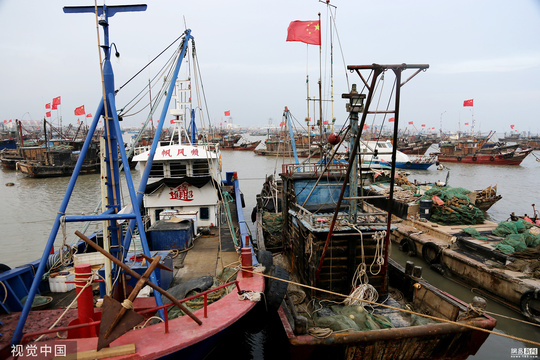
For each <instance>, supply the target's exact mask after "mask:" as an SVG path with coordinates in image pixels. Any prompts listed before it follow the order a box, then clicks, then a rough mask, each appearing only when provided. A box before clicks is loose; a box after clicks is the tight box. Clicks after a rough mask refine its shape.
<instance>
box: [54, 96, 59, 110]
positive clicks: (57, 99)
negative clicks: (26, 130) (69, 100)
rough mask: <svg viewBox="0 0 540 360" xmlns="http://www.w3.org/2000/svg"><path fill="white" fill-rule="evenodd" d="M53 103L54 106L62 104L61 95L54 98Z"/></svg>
mask: <svg viewBox="0 0 540 360" xmlns="http://www.w3.org/2000/svg"><path fill="white" fill-rule="evenodd" d="M52 104H53V106H54V105H60V96H58V97H55V98H54V99H52ZM53 109H54V108H53Z"/></svg>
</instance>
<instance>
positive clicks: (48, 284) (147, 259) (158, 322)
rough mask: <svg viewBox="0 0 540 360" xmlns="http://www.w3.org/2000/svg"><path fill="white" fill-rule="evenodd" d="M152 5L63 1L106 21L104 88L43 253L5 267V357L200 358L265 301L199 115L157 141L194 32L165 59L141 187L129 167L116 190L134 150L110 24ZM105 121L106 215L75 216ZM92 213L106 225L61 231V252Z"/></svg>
mask: <svg viewBox="0 0 540 360" xmlns="http://www.w3.org/2000/svg"><path fill="white" fill-rule="evenodd" d="M145 9H146V5H119V6H106V5H103V6H98V7H94V6H89V7H86V6H81V7H65V8H64V12H66V13H91V14H95V16H96V19H98V22H99V25H100V26H101V27H102V29H103V33H104V43H103V44H102V45H101V46H100V48H101V50H102V51H103V53H104V60H103V63H102V65H103V73H104V76H103V80H104V90H103V91H104V94H103V97H102V100H101V102H100V105H99V107H98V109H97V111H96V112H95V116H94V119H93V121H92V124H91V126H90V129H89V133H88V136H87V138H86V140H85V143H84V146H83V148H82V149H81V154H80V156H79V159H78V160H77V165H76V167H75V169H74V173H73V175H72V177H71V179H70V181H69V184H68V188H67V191H66V194H65V196H64V199H63V201H62V203H61V206H60V209H59V211H58V215H57V217H56V219H55V222H54V224H53V228H52V230H51V234H50V237H49V239H48V241H47V242H46V245H45V248H44V252H43V256H42V258H41V259H38V260H36V261H33V262H31V263H29V264H26V265H24V266H21V267H17V268H14V269H6V270H7V271H3V272H2V273H0V281H1V282H2V284H3V285H4V286H3V287H0V296H1V297H2V298H3V299H4V301H3V302H2V303H0V310H1V311H0V313H1V314H0V321H1V323H2V335H3V336H2V337H0V353H1V354H0V358H2V359H16V358H17V359H22V358H35V356H38V357H39V358H40V359H53V358H56V359H57V358H58V357H60V358H63V357H69V358H106V357H115V359H157V358H186V359H190V358H193V359H199V358H204V357H205V356H206V355H207V354H208V353H209V352H210V351H212V350H213V349H214V348H215V346H216V344H217V343H218V342H219V340H220V338H221V337H222V336H224V335H225V334H227V332H228V331H230V329H231V326H232V325H233V324H236V323H237V322H238V321H239V320H240V319H243V318H244V317H245V316H246V315H247V314H248V313H250V311H251V310H253V309H254V308H255V307H256V304H259V303H260V302H259V300H260V298H261V295H262V293H263V291H264V289H265V287H264V286H265V281H264V279H263V277H262V276H260V275H257V274H256V272H255V271H252V270H253V269H254V267H257V266H258V265H259V262H258V259H257V256H256V255H255V252H254V249H253V245H252V243H251V240H250V236H249V233H248V231H247V226H246V225H245V221H244V219H243V211H242V194H241V190H240V187H239V179H238V178H237V176H236V173H235V172H227V174H226V178H225V179H223V180H222V179H221V168H220V167H221V164H220V158H219V153H218V152H217V151H215V148H213V147H212V146H211V145H210V144H204V143H198V142H197V141H195V139H196V138H197V133H196V129H195V127H194V126H193V125H194V124H195V122H194V117H191V118H190V119H189V120H188V119H185V120H186V121H188V122H187V123H188V124H191V125H192V126H191V127H190V132H189V133H190V136H189V135H188V137H187V138H182V136H180V137H179V138H178V140H177V142H175V143H170V144H167V145H163V144H159V134H160V133H161V131H162V127H163V124H164V123H165V122H166V121H165V117H166V116H167V114H168V113H169V111H171V114H172V115H173V116H175V119H176V121H177V122H181V119H180V118H179V115H180V114H179V111H180V110H179V109H178V108H176V107H175V108H174V109H169V106H170V103H171V98H172V95H173V93H175V94H176V95H177V96H178V94H179V93H178V91H179V90H178V88H177V87H176V85H177V83H178V82H179V81H177V78H178V73H179V71H180V68H181V65H182V62H183V59H184V58H186V59H188V58H189V56H187V57H186V56H185V55H186V54H187V52H189V50H188V44H191V42H192V39H193V37H192V35H191V31H190V30H189V29H188V30H186V31H185V32H184V33H183V34H182V36H180V37H179V38H178V39H177V42H179V44H178V47H177V49H176V51H175V55H176V56H175V59H176V60H175V61H172V62H171V63H170V64H169V71H170V72H169V73H170V74H171V75H170V76H168V77H167V82H166V83H165V85H166V86H164V87H163V89H162V93H161V94H160V95H159V96H161V97H162V98H163V109H162V112H161V116H160V118H159V126H158V127H157V130H156V133H157V135H156V136H155V137H154V141H153V142H152V146H151V148H150V150H149V151H147V152H145V153H141V154H140V155H139V158H138V161H139V162H140V163H141V164H142V165H143V170H142V175H141V180H140V184H139V186H138V189H136V188H135V186H134V183H133V179H132V176H131V172H130V170H129V169H127V168H126V169H124V176H125V181H126V183H127V184H126V185H127V191H128V193H129V200H127V201H125V202H124V200H123V198H122V196H121V192H120V170H119V168H120V166H119V159H118V157H120V158H121V159H122V160H123V162H124V163H126V162H127V154H126V151H125V149H124V146H123V143H122V142H120V141H119V139H121V130H120V125H119V118H118V115H117V114H118V113H117V111H116V105H115V96H114V95H115V87H114V83H113V79H114V76H113V72H112V66H111V60H110V55H111V47H110V46H109V45H110V43H109V29H110V27H109V20H110V18H111V17H112V16H113V15H117V14H119V13H123V12H129V11H144V10H145ZM117 16H118V15H117ZM191 45H193V44H191ZM193 46H194V45H193ZM192 55H193V56H195V51H193V52H192ZM194 63H197V62H196V61H195V62H194ZM159 96H158V97H159ZM153 109H156V107H153ZM191 113H193V109H191ZM151 116H152V114H150V115H149V118H150V117H151ZM100 119H102V120H103V122H104V123H105V128H104V133H103V137H102V139H101V144H102V147H101V149H102V151H101V153H102V158H103V161H102V170H103V172H102V176H101V180H100V181H101V182H102V183H101V185H102V190H103V192H102V207H100V208H99V209H101V213H99V211H98V214H97V215H79V214H77V215H70V213H68V212H66V210H67V206H68V203H69V199H70V197H71V195H72V193H73V191H74V187H75V183H76V181H77V178H78V175H79V173H80V171H81V167H82V165H83V161H84V158H85V155H86V153H87V152H88V148H89V146H90V143H91V140H92V136H93V134H94V133H95V131H96V127H97V126H98V122H99V121H100ZM182 120H184V119H182ZM180 128H181V127H180V125H179V124H178V127H177V129H180ZM183 134H184V135H187V132H185V133H183ZM186 139H188V140H186ZM185 141H187V142H185ZM225 219H227V220H228V221H225ZM88 221H96V222H98V223H99V224H103V225H102V229H101V230H100V231H97V232H96V233H93V234H89V235H85V234H84V230H83V232H81V231H76V235H77V237H78V240H77V241H76V242H74V244H68V243H67V242H66V239H65V238H64V243H63V245H62V247H61V248H60V249H58V250H57V251H56V252H54V249H53V244H54V241H55V239H56V236H57V233H58V230H59V229H60V227H62V228H64V224H65V223H70V222H88ZM237 229H238V234H239V235H238V236H237V235H236V233H237ZM234 239H236V241H235V240H234ZM173 258H174V259H173ZM266 263H267V264H268V262H266ZM228 264H234V265H233V266H227V265H228ZM240 267H241V269H240ZM2 270H4V269H2ZM44 275H45V276H44ZM100 279H101V280H100ZM149 294H152V295H151V296H149ZM75 304H76V309H75V308H74V305H75ZM66 306H67V308H66ZM43 308H45V309H43ZM34 354H35V355H34Z"/></svg>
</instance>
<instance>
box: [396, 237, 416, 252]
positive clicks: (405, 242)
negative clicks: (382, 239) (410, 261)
mask: <svg viewBox="0 0 540 360" xmlns="http://www.w3.org/2000/svg"><path fill="white" fill-rule="evenodd" d="M399 249H400V250H401V251H403V252H406V253H407V254H408V255H409V256H416V244H415V243H414V240H413V239H411V238H410V237H406V238H403V239H401V241H400V242H399Z"/></svg>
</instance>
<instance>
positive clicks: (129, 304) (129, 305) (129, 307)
mask: <svg viewBox="0 0 540 360" xmlns="http://www.w3.org/2000/svg"><path fill="white" fill-rule="evenodd" d="M122 306H123V307H124V308H126V309H127V310H133V303H132V302H131V300H129V299H124V301H122Z"/></svg>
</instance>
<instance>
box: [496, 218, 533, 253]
mask: <svg viewBox="0 0 540 360" xmlns="http://www.w3.org/2000/svg"><path fill="white" fill-rule="evenodd" d="M532 226H533V225H532V224H531V223H529V222H527V221H524V220H522V219H519V220H518V221H501V222H500V223H499V225H498V226H497V227H496V228H495V229H493V231H492V234H493V235H496V236H500V237H504V240H502V241H500V242H499V243H498V244H497V245H494V246H495V248H496V249H497V250H499V251H501V252H503V253H505V254H513V253H514V252H521V251H525V250H527V249H528V248H537V247H538V246H539V245H540V235H539V234H533V233H531V232H530V229H531V228H532Z"/></svg>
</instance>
